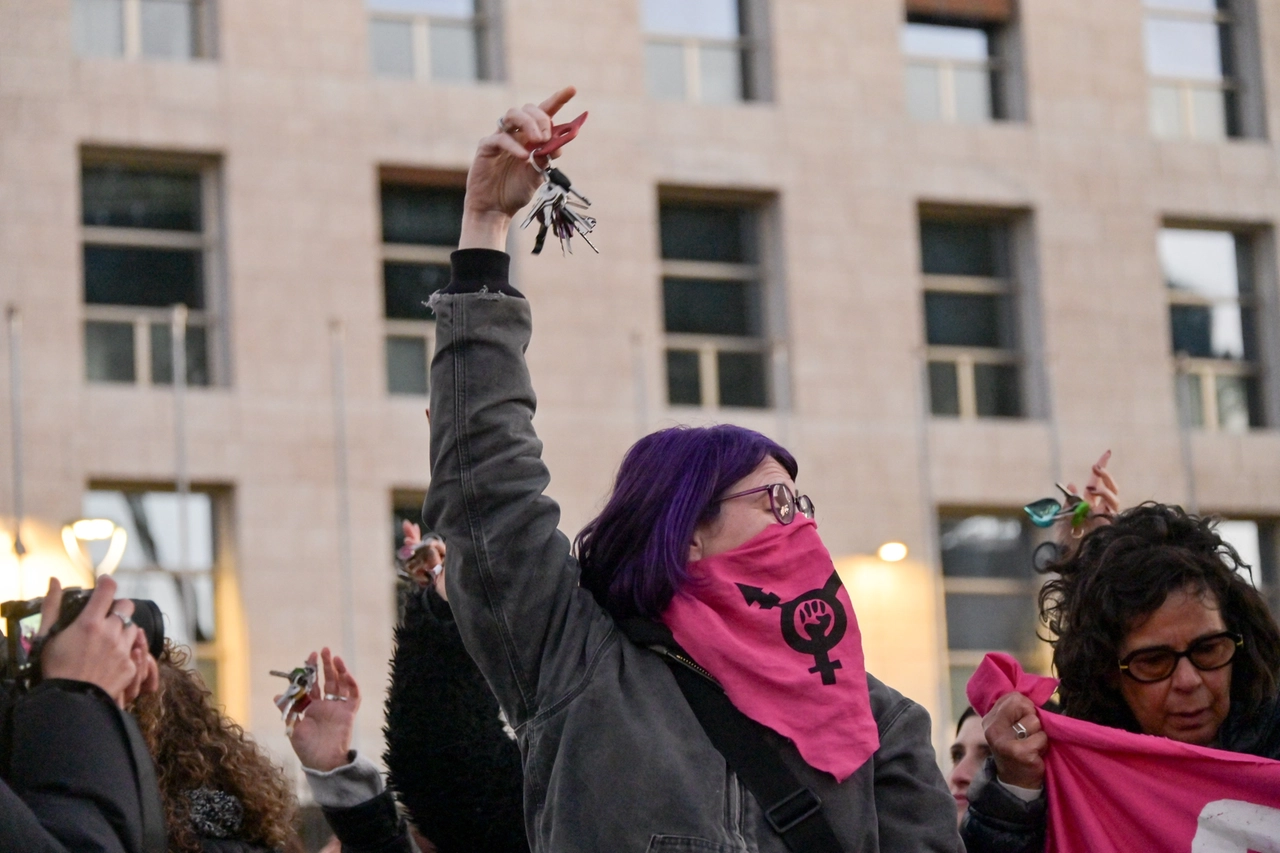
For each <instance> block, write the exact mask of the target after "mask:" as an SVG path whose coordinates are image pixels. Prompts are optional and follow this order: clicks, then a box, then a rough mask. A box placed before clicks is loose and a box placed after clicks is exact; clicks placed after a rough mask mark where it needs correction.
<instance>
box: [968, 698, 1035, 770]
mask: <svg viewBox="0 0 1280 853" xmlns="http://www.w3.org/2000/svg"><path fill="white" fill-rule="evenodd" d="M982 728H983V731H984V734H985V735H986V738H987V746H989V747H991V754H992V756H994V757H995V760H996V778H997V779H999V780H1000V781H1001V782H1004V783H1006V784H1009V785H1016V786H1018V787H1019V788H1040V787H1043V786H1044V754H1045V752H1046V751H1047V750H1048V749H1049V736H1048V735H1046V734H1045V733H1044V731H1043V730H1042V729H1041V727H1040V717H1039V713H1038V711H1037V709H1036V706H1035V704H1034V703H1033V702H1032V701H1031V700H1030V699H1028V698H1027V697H1026V696H1023V695H1022V694H1021V693H1007V694H1005V695H1004V696H1001V697H1000V698H999V700H997V701H996V704H995V705H994V706H993V707H992V708H991V711H990V712H988V714H987V715H986V716H985V717H983V718H982Z"/></svg>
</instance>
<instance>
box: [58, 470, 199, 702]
mask: <svg viewBox="0 0 1280 853" xmlns="http://www.w3.org/2000/svg"><path fill="white" fill-rule="evenodd" d="M220 503H222V502H221V501H219V499H218V495H216V494H215V493H212V492H206V491H192V492H190V493H188V494H186V495H181V494H179V493H178V492H174V491H159V490H154V489H151V488H148V487H144V486H136V487H135V486H128V487H123V488H116V487H106V486H104V487H97V488H94V487H91V488H90V490H89V491H87V492H86V493H85V495H84V501H83V506H82V510H83V512H84V517H85V518H107V519H110V520H111V521H113V522H115V523H116V525H118V526H119V527H123V528H124V530H125V532H126V534H127V539H126V540H125V541H126V545H125V550H124V555H123V557H122V558H121V560H120V566H119V568H118V569H116V571H115V574H114V575H113V577H114V578H115V579H116V582H117V583H119V584H120V592H119V595H120V597H122V598H145V599H150V600H151V601H154V602H155V603H156V604H157V605H159V607H160V611H161V612H162V613H164V616H165V624H164V631H165V636H167V637H168V638H170V639H171V640H173V641H174V642H175V643H177V644H180V645H184V646H188V647H190V648H191V650H192V657H193V663H194V664H195V666H196V668H197V669H198V670H199V672H200V675H201V676H202V677H203V678H204V681H205V684H206V685H208V687H209V689H210V690H212V691H213V692H214V695H215V696H217V695H219V694H218V661H219V651H220V649H219V646H218V642H219V630H218V623H219V619H218V596H217V594H216V590H217V575H218V571H219V567H220V565H221V563H222V560H221V554H220V553H219V551H220V549H219V547H218V543H219V538H220V533H221V531H220V530H219V523H218V520H219V516H218V510H219V509H220V507H219V504H220ZM86 547H87V548H88V550H89V556H90V558H91V559H92V560H93V562H94V564H95V565H96V564H97V563H98V562H100V561H101V560H102V558H103V556H104V555H105V554H106V550H107V548H108V547H109V542H108V541H105V540H104V541H94V542H88V543H86Z"/></svg>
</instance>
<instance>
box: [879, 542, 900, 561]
mask: <svg viewBox="0 0 1280 853" xmlns="http://www.w3.org/2000/svg"><path fill="white" fill-rule="evenodd" d="M876 556H877V557H879V558H880V559H882V560H884V561H885V562H886V563H900V562H902V561H903V560H905V559H906V558H907V546H906V545H903V544H902V543H901V542H886V543H884V544H883V545H881V546H880V548H879V550H877V551H876Z"/></svg>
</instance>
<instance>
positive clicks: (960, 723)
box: [956, 705, 978, 737]
mask: <svg viewBox="0 0 1280 853" xmlns="http://www.w3.org/2000/svg"><path fill="white" fill-rule="evenodd" d="M976 716H978V712H977V711H975V710H973V706H972V705H966V706H965V709H964V713H963V714H961V715H960V719H959V720H956V737H960V730H961V729H963V728H964V723H965V720H967V719H969V718H970V717H976Z"/></svg>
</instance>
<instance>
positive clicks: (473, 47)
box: [368, 0, 495, 82]
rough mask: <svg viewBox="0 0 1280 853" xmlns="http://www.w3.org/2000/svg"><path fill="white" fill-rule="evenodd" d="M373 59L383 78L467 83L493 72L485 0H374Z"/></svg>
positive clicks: (371, 25)
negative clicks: (487, 38) (488, 42)
mask: <svg viewBox="0 0 1280 853" xmlns="http://www.w3.org/2000/svg"><path fill="white" fill-rule="evenodd" d="M368 8H369V60H370V63H371V68H372V70H373V73H374V74H376V75H378V76H379V77H402V78H405V79H416V80H436V81H442V82H467V81H471V80H481V79H485V78H490V77H493V76H495V75H494V74H492V73H491V71H492V69H491V68H490V67H489V66H490V65H492V62H490V60H489V52H488V50H487V44H486V37H487V34H488V31H489V30H488V28H487V27H486V26H485V15H484V14H483V5H482V0H480V2H478V0H368Z"/></svg>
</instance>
